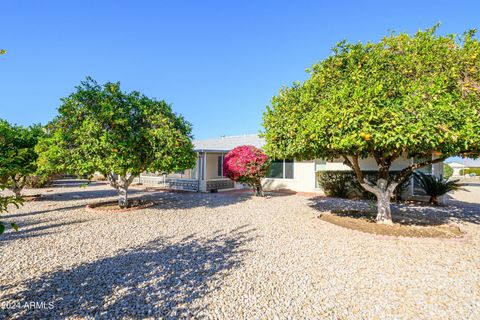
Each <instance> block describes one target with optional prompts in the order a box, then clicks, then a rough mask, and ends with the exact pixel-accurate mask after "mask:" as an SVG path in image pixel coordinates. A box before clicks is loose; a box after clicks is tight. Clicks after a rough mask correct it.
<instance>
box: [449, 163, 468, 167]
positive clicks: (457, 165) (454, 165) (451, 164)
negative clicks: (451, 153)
mask: <svg viewBox="0 0 480 320" xmlns="http://www.w3.org/2000/svg"><path fill="white" fill-rule="evenodd" d="M448 165H449V166H450V167H452V168H465V167H466V166H465V165H464V164H461V163H458V162H450V163H448Z"/></svg>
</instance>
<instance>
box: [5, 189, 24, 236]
mask: <svg viewBox="0 0 480 320" xmlns="http://www.w3.org/2000/svg"><path fill="white" fill-rule="evenodd" d="M4 189H5V185H4V184H2V183H0V191H2V190H4ZM21 204H23V199H22V198H19V197H8V196H4V195H0V214H2V213H4V212H7V209H8V206H9V205H14V206H16V207H17V208H18V207H19V206H20V205H21ZM0 218H1V217H0ZM9 224H10V226H11V227H12V228H13V229H15V231H17V230H18V226H17V224H16V223H13V222H11V223H9ZM6 226H7V223H5V222H3V221H1V220H0V234H2V233H3V232H4V231H5V229H6Z"/></svg>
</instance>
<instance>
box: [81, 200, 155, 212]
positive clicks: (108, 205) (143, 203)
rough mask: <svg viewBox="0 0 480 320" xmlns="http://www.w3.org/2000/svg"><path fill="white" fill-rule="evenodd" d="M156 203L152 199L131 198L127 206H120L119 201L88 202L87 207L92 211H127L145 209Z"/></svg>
mask: <svg viewBox="0 0 480 320" xmlns="http://www.w3.org/2000/svg"><path fill="white" fill-rule="evenodd" d="M153 205H155V201H153V200H151V199H131V200H129V201H128V207H127V208H120V207H119V206H118V203H117V201H108V202H99V203H93V204H87V206H86V207H85V209H86V210H87V211H91V212H127V211H133V210H139V209H145V208H148V207H151V206H153Z"/></svg>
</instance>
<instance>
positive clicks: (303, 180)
mask: <svg viewBox="0 0 480 320" xmlns="http://www.w3.org/2000/svg"><path fill="white" fill-rule="evenodd" d="M262 186H263V188H264V189H265V190H279V189H289V190H293V191H298V192H315V191H317V190H316V189H315V161H313V160H312V161H295V162H294V164H293V179H275V178H265V179H263V180H262Z"/></svg>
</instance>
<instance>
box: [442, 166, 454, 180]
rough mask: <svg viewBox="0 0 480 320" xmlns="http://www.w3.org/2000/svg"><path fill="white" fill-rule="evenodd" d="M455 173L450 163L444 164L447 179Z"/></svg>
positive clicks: (444, 174) (444, 175)
mask: <svg viewBox="0 0 480 320" xmlns="http://www.w3.org/2000/svg"><path fill="white" fill-rule="evenodd" d="M452 174H453V169H452V167H450V165H449V164H448V163H444V164H443V177H444V178H445V179H447V180H448V179H449V178H450V177H451V176H452Z"/></svg>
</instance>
